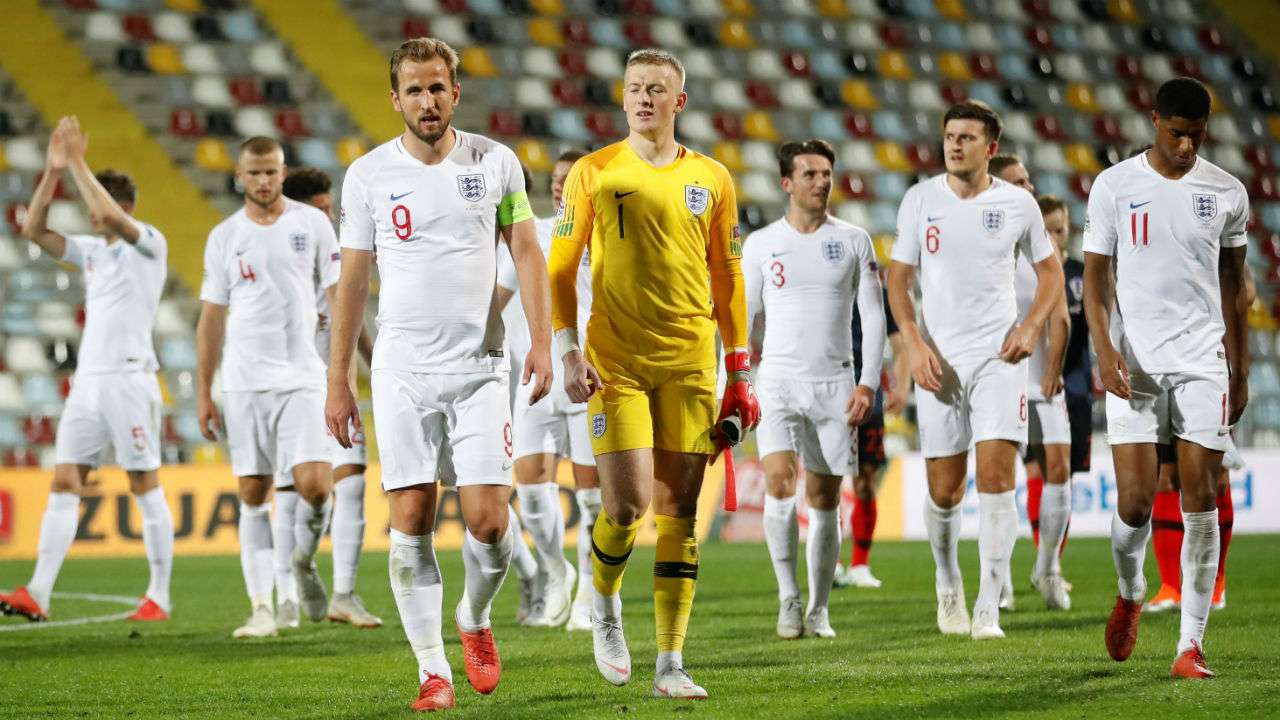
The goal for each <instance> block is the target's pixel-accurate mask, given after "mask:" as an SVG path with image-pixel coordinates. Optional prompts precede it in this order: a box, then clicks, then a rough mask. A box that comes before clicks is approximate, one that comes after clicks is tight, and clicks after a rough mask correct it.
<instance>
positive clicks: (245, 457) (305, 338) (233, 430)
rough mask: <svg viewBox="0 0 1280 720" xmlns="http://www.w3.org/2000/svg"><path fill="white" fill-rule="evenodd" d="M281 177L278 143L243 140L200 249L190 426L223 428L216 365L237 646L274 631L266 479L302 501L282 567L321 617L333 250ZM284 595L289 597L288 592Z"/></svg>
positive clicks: (208, 434)
mask: <svg viewBox="0 0 1280 720" xmlns="http://www.w3.org/2000/svg"><path fill="white" fill-rule="evenodd" d="M285 172H286V169H285V164H284V150H283V149H282V148H281V147H280V143H278V142H276V141H275V140H272V139H271V138H266V137H253V138H250V139H248V140H246V141H245V142H244V143H243V144H242V145H241V146H240V154H239V157H238V159H237V162H236V179H237V180H238V181H239V182H240V184H241V185H242V186H243V187H244V206H243V207H242V208H241V209H240V210H238V211H236V212H235V213H234V214H233V215H231V216H230V217H228V218H227V219H226V220H223V221H222V222H221V223H219V224H218V225H217V226H216V227H214V228H213V230H212V231H211V232H210V233H209V241H208V243H207V244H206V245H205V249H204V283H203V285H202V287H201V288H200V300H201V309H200V320H199V323H198V324H197V326H196V355H197V369H196V375H197V386H196V389H197V405H198V419H199V422H200V429H201V432H202V433H203V434H204V436H205V438H207V439H208V440H209V441H211V442H215V441H217V440H219V439H220V436H221V435H222V432H223V428H224V421H223V419H222V417H221V414H220V413H219V411H218V407H217V405H216V404H215V403H214V400H213V392H212V387H213V375H214V373H215V372H216V371H217V370H218V366H219V365H221V366H222V390H223V393H224V407H225V410H226V415H225V429H226V437H227V443H228V445H229V446H230V450H231V471H232V472H233V473H235V475H236V477H237V478H238V479H239V485H240V493H239V494H240V527H239V530H240V565H241V569H242V570H243V571H244V581H245V588H246V589H247V590H248V593H249V601H250V603H251V605H252V607H253V614H252V615H251V616H250V618H249V620H248V621H247V622H246V623H245V624H244V625H243V626H241V627H239V628H237V629H236V630H235V632H233V633H232V637H235V638H252V637H266V636H270V635H275V634H276V632H277V625H276V621H275V617H274V616H273V613H272V607H271V600H272V598H271V591H272V586H273V585H274V578H273V567H272V565H273V563H272V535H271V521H270V519H269V517H268V512H269V510H270V508H269V507H268V505H267V493H268V491H269V490H270V489H271V487H272V484H273V483H272V478H273V476H274V477H277V478H279V479H278V480H277V482H284V483H286V484H291V485H293V487H294V488H295V489H296V491H297V494H298V497H299V502H298V503H297V509H296V514H295V520H294V526H293V532H294V540H295V547H294V550H293V557H292V558H291V561H292V565H293V574H294V576H295V578H296V582H297V587H298V593H299V595H300V604H301V606H302V610H303V611H304V612H305V613H306V614H307V616H308V617H310V618H311V619H312V620H321V619H323V618H324V616H325V611H326V608H327V605H328V600H327V598H326V597H325V588H324V583H323V582H321V580H320V574H319V572H318V571H317V570H316V564H315V560H314V556H315V553H316V547H317V546H318V545H319V543H320V538H321V536H323V535H324V529H325V525H326V523H327V522H328V516H329V510H330V507H331V506H332V502H331V501H330V491H331V490H332V486H333V480H332V478H333V466H332V464H331V457H332V443H333V441H332V440H331V439H330V438H328V437H326V436H325V428H324V417H323V413H324V393H323V387H324V362H323V361H322V360H321V359H320V354H319V353H318V352H316V323H317V312H316V283H317V281H318V282H319V284H320V286H321V287H322V288H325V290H326V292H328V293H330V297H331V298H332V292H333V290H332V286H333V284H334V282H336V281H337V276H338V249H337V242H336V238H335V237H334V233H333V226H332V225H331V224H330V222H329V218H328V216H327V215H325V214H324V213H323V212H321V211H320V210H317V209H316V208H314V207H311V206H310V205H306V204H304V203H300V202H295V201H293V200H290V199H288V198H286V197H284V195H283V194H282V193H281V186H282V184H283V183H284V178H285ZM228 309H230V310H231V312H230V319H228V312H227V311H228ZM224 341H225V347H224ZM281 593H282V599H283V598H288V597H289V595H288V589H286V588H281Z"/></svg>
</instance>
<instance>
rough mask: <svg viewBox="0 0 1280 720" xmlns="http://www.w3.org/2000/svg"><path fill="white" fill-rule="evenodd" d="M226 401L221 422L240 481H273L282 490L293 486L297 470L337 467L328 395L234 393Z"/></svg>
mask: <svg viewBox="0 0 1280 720" xmlns="http://www.w3.org/2000/svg"><path fill="white" fill-rule="evenodd" d="M225 397H226V401H225V403H224V405H223V418H224V420H225V421H226V425H227V445H228V446H229V448H230V450H231V472H232V473H234V474H235V475H236V477H245V476H246V475H275V476H276V478H275V484H276V486H277V487H283V486H287V485H292V484H293V481H292V472H293V469H294V468H295V467H297V466H298V465H301V464H302V463H307V462H322V463H332V462H333V447H334V441H333V438H332V437H330V436H329V429H328V428H327V427H325V422H324V389H322V388H310V387H309V388H299V389H295V390H251V391H233V392H227V393H225ZM282 482H283V483H285V485H281V483H282Z"/></svg>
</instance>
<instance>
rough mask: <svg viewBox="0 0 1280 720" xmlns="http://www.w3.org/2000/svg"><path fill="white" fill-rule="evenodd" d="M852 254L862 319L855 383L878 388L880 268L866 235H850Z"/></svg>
mask: <svg viewBox="0 0 1280 720" xmlns="http://www.w3.org/2000/svg"><path fill="white" fill-rule="evenodd" d="M853 247H854V253H855V254H856V257H857V258H858V272H857V278H858V286H857V291H858V293H857V303H858V316H859V318H861V321H862V375H861V376H860V377H859V378H858V384H859V385H865V386H866V387H869V388H871V389H872V390H879V389H880V367H881V365H882V364H883V363H884V338H885V330H884V325H885V317H884V304H883V302H884V288H882V287H881V286H880V268H879V266H878V265H877V264H876V253H875V249H874V248H873V247H872V245H871V238H870V237H868V236H867V235H866V234H859V235H858V236H855V237H854V242H853Z"/></svg>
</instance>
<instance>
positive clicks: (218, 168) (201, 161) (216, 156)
mask: <svg viewBox="0 0 1280 720" xmlns="http://www.w3.org/2000/svg"><path fill="white" fill-rule="evenodd" d="M195 160H196V165H197V166H198V167H202V168H204V169H205V170H211V171H213V172H231V171H232V170H233V169H235V166H236V163H235V161H234V160H232V159H231V153H229V152H227V146H226V145H223V144H222V141H221V140H217V139H215V138H203V139H201V140H200V142H197V143H196V153H195Z"/></svg>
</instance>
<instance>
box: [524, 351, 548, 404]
mask: <svg viewBox="0 0 1280 720" xmlns="http://www.w3.org/2000/svg"><path fill="white" fill-rule="evenodd" d="M552 375H553V373H552V371H551V349H550V348H548V347H547V345H546V344H545V343H543V344H542V345H541V346H537V345H535V346H534V347H533V348H531V349H530V350H529V354H528V355H525V357H524V377H523V378H521V379H520V384H521V385H528V384H529V380H530V379H531V378H532V379H533V380H534V384H533V390H532V391H531V392H530V393H529V404H530V405H532V404H534V403H536V402H538V401H539V400H541V399H542V398H544V397H546V395H547V393H548V392H550V391H551V381H552V380H553V379H554V378H553V377H552ZM534 376H537V377H536V378H535V377H534Z"/></svg>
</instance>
